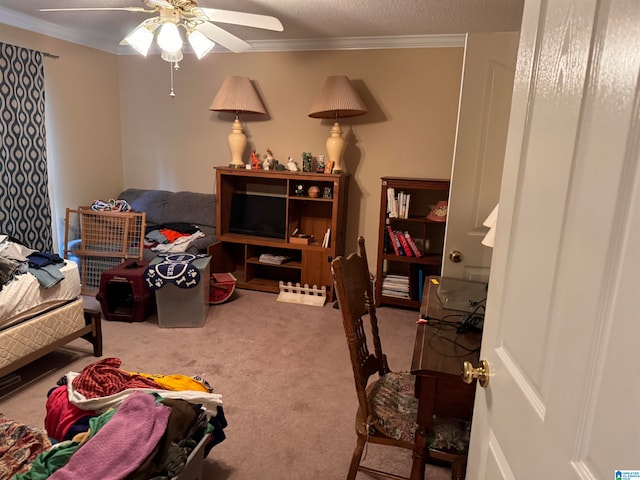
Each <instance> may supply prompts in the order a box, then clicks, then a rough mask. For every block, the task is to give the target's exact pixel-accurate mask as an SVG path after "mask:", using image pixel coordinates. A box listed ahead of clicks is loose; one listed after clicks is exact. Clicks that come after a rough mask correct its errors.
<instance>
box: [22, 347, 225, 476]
mask: <svg viewBox="0 0 640 480" xmlns="http://www.w3.org/2000/svg"><path fill="white" fill-rule="evenodd" d="M120 366H121V361H120V359H118V358H107V359H104V360H101V361H98V362H95V363H92V364H90V365H88V366H87V367H85V368H84V369H82V371H81V372H69V373H67V374H66V375H65V376H63V377H62V378H61V379H60V380H59V381H58V385H57V386H56V387H54V388H52V389H51V390H50V391H49V394H48V398H47V404H46V418H45V429H46V432H47V434H48V437H49V438H50V439H51V441H52V442H53V446H51V447H50V448H49V446H48V445H47V444H46V443H44V444H43V445H42V450H41V452H40V453H39V454H38V455H37V456H36V457H35V458H34V459H32V461H31V462H30V464H29V465H28V467H26V468H22V469H21V473H18V474H17V475H15V477H13V478H14V479H15V480H27V479H30V480H39V479H45V478H50V479H77V478H109V479H125V478H126V479H132V480H133V479H139V480H143V479H144V480H147V479H154V480H161V479H169V478H172V477H175V476H176V475H178V474H179V473H180V471H181V470H182V469H183V467H184V465H185V464H186V461H187V458H188V456H189V454H190V453H191V452H192V451H193V449H194V448H195V447H196V445H198V443H200V442H201V441H202V440H203V439H205V438H206V442H207V443H206V445H205V448H204V452H205V457H206V455H207V454H208V453H209V451H210V450H211V448H213V446H215V445H217V444H218V443H220V442H221V441H223V440H224V439H225V434H224V429H225V428H226V426H227V421H226V419H225V417H224V411H223V409H222V397H221V395H219V394H215V393H213V388H212V387H211V386H210V385H209V384H208V382H207V381H206V380H204V379H202V378H200V377H198V376H194V377H190V376H185V375H180V374H171V375H162V374H148V373H141V372H129V371H126V370H123V369H121V368H120ZM34 448H35V447H34V446H33V445H32V448H31V451H33V450H34Z"/></svg>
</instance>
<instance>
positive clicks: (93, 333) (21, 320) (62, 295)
mask: <svg viewBox="0 0 640 480" xmlns="http://www.w3.org/2000/svg"><path fill="white" fill-rule="evenodd" d="M60 272H61V273H62V274H63V275H64V279H63V280H62V281H61V282H59V283H58V284H56V285H54V286H53V287H50V288H48V289H45V288H41V287H40V284H39V283H38V280H37V278H36V277H35V276H34V275H32V274H30V273H23V274H19V275H15V277H14V278H13V279H12V280H10V281H8V282H7V283H6V284H5V285H3V288H2V290H1V291H0V378H1V377H4V376H5V375H8V374H9V373H12V372H14V371H15V370H17V369H18V368H20V367H23V366H24V365H27V364H28V363H30V362H32V361H34V360H36V359H38V358H40V357H42V356H43V355H46V354H47V353H49V352H52V351H53V350H56V349H58V348H60V347H61V346H63V345H65V344H67V343H69V342H71V341H72V340H74V339H76V338H79V337H82V338H84V339H86V340H87V341H89V342H90V343H91V344H92V345H93V354H94V355H95V356H96V357H99V356H101V355H102V331H101V326H100V312H97V311H92V310H85V309H84V306H83V301H82V297H81V296H80V276H79V273H78V266H77V264H76V263H74V262H72V261H70V260H66V261H65V264H64V266H63V267H62V268H61V269H60Z"/></svg>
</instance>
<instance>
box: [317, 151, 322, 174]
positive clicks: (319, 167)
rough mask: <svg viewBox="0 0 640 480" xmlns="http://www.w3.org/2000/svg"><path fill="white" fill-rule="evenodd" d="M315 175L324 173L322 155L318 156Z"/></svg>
mask: <svg viewBox="0 0 640 480" xmlns="http://www.w3.org/2000/svg"><path fill="white" fill-rule="evenodd" d="M316 173H324V155H318V162H317V163H316Z"/></svg>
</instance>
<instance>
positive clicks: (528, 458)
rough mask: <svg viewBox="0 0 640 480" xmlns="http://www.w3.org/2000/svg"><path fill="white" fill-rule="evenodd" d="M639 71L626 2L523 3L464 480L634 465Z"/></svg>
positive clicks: (585, 475)
mask: <svg viewBox="0 0 640 480" xmlns="http://www.w3.org/2000/svg"><path fill="white" fill-rule="evenodd" d="M639 75H640V2H638V0H610V1H606V0H601V1H596V0H546V1H543V0H526V1H525V7H524V20H523V26H522V32H521V38H520V46H519V53H518V63H517V67H516V76H515V82H514V96H513V102H512V114H511V119H510V125H509V134H508V140H507V147H506V155H505V166H504V172H503V181H502V187H501V196H500V214H499V216H498V225H497V234H496V247H495V250H494V253H493V261H492V265H491V280H490V283H489V294H488V303H487V312H486V319H485V331H484V336H483V344H482V352H481V358H486V359H487V360H488V362H489V365H490V369H491V377H490V384H489V386H488V388H480V387H478V389H477V394H476V402H475V411H474V420H473V429H472V438H471V448H470V456H469V465H468V470H467V478H468V479H469V480H477V479H488V480H498V479H503V478H504V479H517V480H528V479H536V480H538V479H539V480H549V479H562V480H572V479H615V478H618V476H617V475H616V474H615V473H614V472H615V471H616V470H618V469H619V470H640V409H639V407H640V382H638V380H637V378H636V377H637V372H636V368H635V365H636V363H637V361H636V358H637V356H638V351H639V350H640V346H639V343H640V315H638V297H639V293H640V288H639V286H638V285H639V282H638V279H637V278H636V277H637V276H638V273H639V272H640V172H639V169H638V163H639V160H640V83H639ZM621 477H622V478H625V476H624V475H621ZM634 478H636V477H634Z"/></svg>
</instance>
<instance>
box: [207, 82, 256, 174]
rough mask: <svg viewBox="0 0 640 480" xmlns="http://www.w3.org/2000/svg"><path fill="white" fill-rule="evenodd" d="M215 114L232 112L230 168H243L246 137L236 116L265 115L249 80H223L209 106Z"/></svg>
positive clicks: (229, 138)
mask: <svg viewBox="0 0 640 480" xmlns="http://www.w3.org/2000/svg"><path fill="white" fill-rule="evenodd" d="M209 110H213V111H216V112H233V113H235V114H236V118H235V120H234V122H233V126H232V128H231V133H230V134H229V137H228V140H229V150H231V163H230V164H229V166H230V167H232V168H245V164H244V161H243V160H242V154H243V153H244V150H245V148H246V146H247V137H246V136H245V135H244V133H243V132H242V125H241V124H240V119H239V118H238V115H239V114H240V113H261V114H262V113H267V111H266V110H265V108H264V105H263V104H262V101H261V100H260V97H259V96H258V93H257V92H256V90H255V88H253V84H252V83H251V80H249V78H247V77H241V76H237V75H230V76H228V77H227V78H225V79H224V81H223V82H222V86H221V87H220V90H218V93H217V94H216V96H215V98H214V99H213V101H212V102H211V105H210V106H209Z"/></svg>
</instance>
